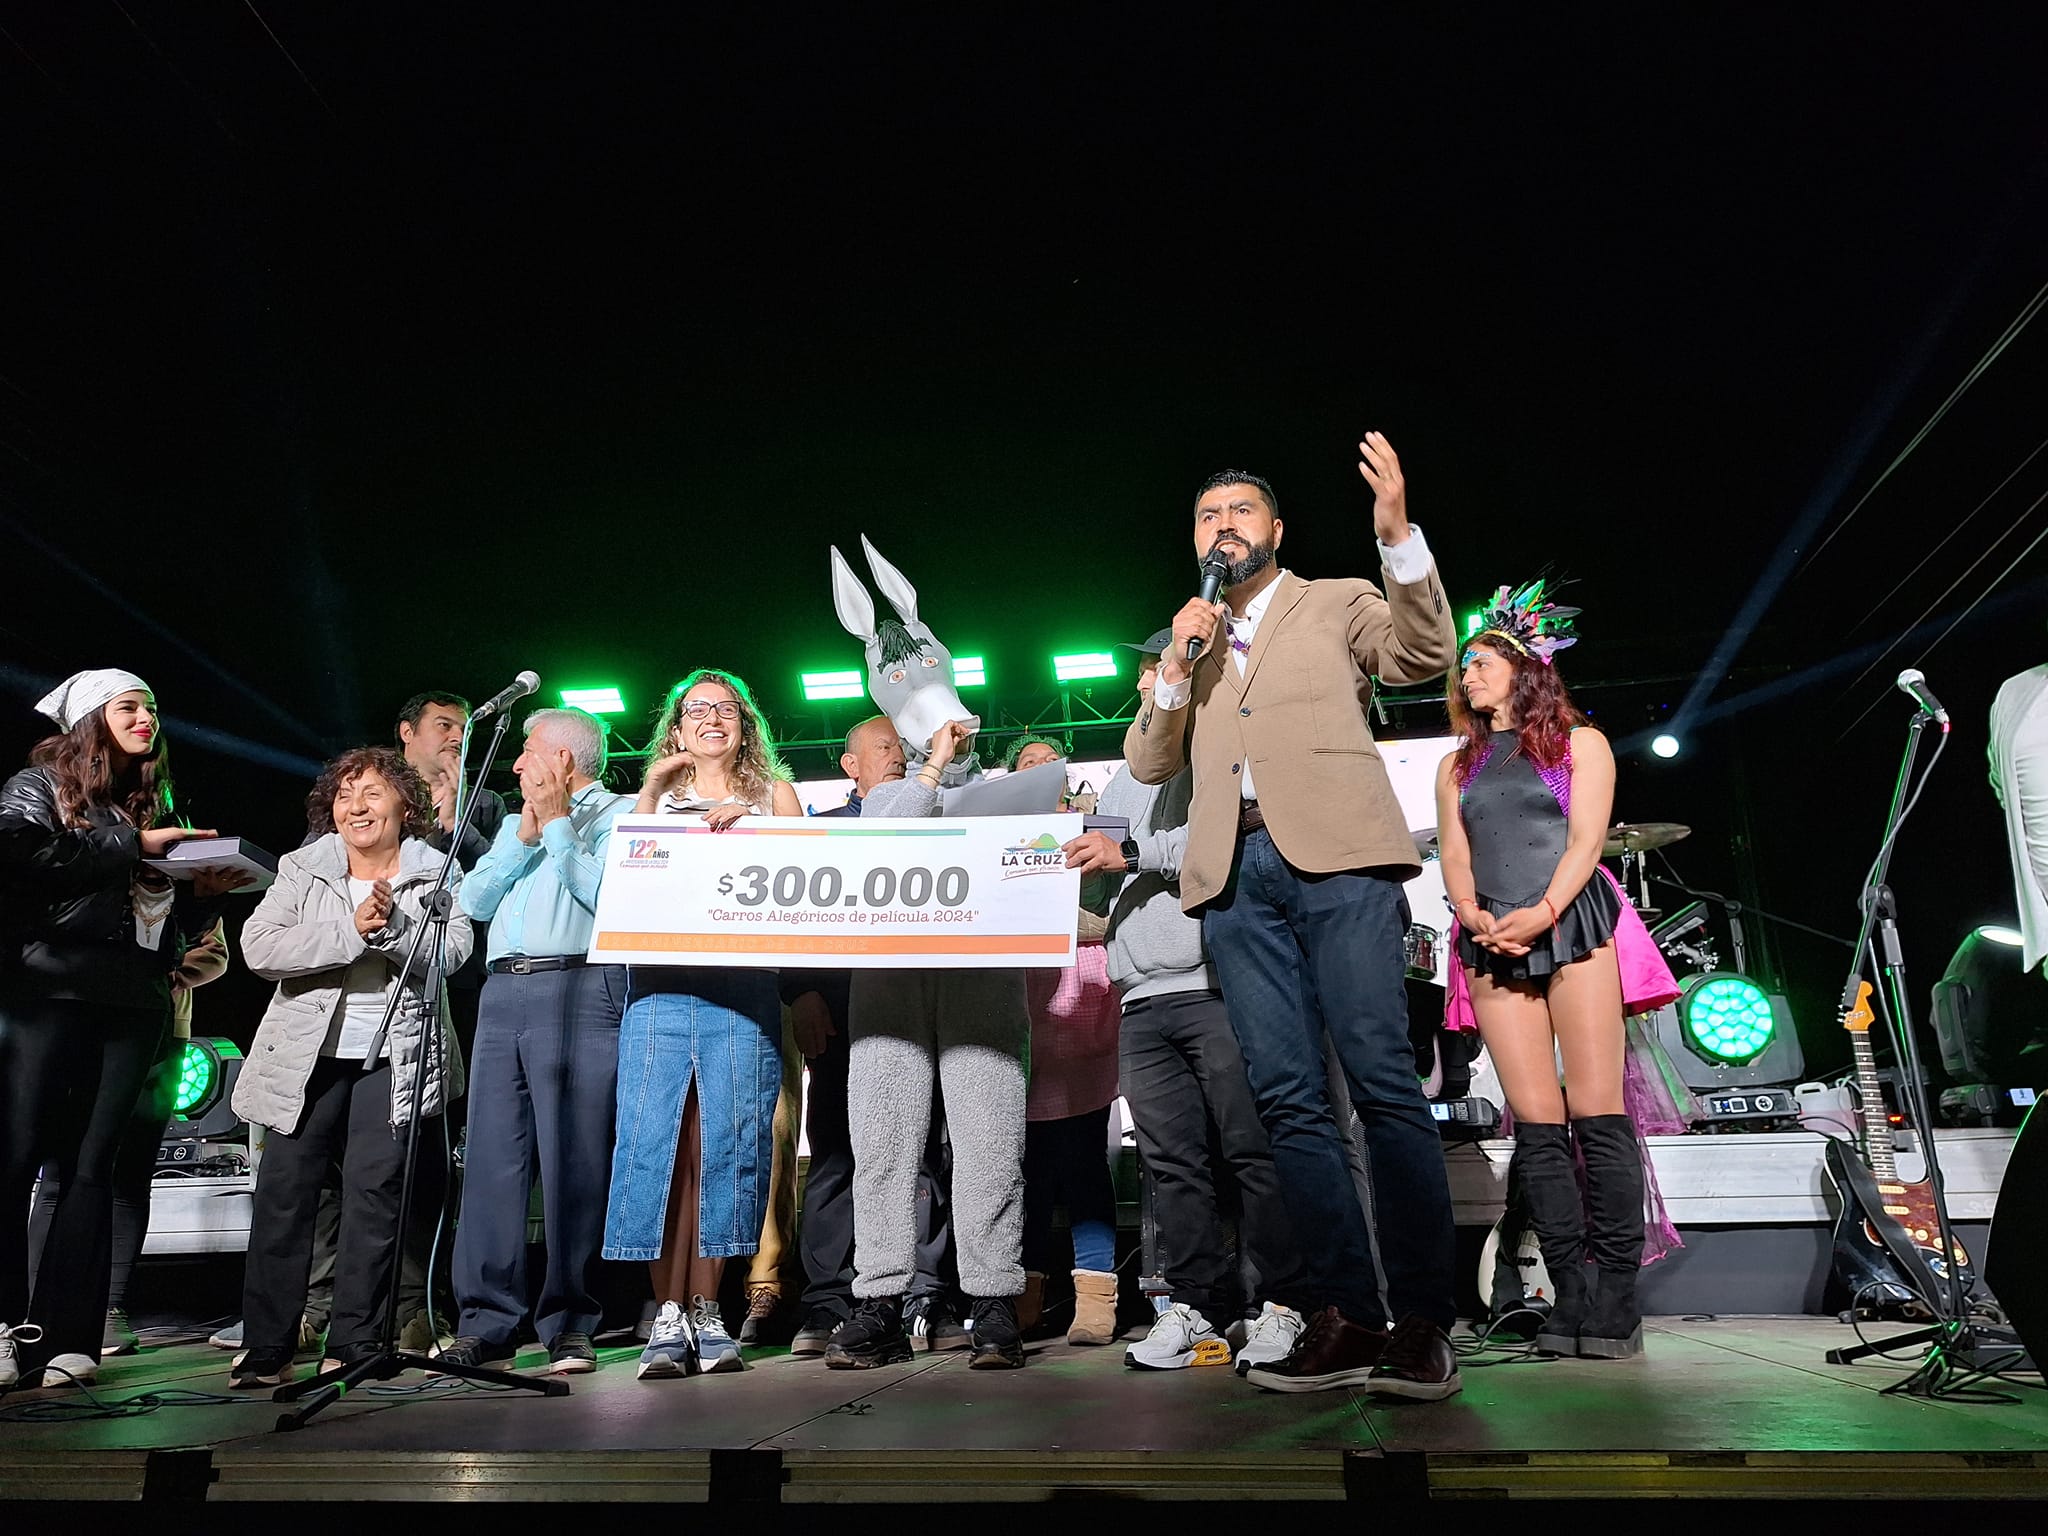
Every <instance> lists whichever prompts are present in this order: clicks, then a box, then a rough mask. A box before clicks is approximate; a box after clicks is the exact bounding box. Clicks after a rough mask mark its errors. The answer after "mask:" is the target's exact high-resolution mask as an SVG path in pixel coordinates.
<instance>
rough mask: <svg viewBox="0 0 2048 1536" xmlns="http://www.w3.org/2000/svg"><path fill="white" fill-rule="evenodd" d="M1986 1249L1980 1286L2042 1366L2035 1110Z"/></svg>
mask: <svg viewBox="0 0 2048 1536" xmlns="http://www.w3.org/2000/svg"><path fill="white" fill-rule="evenodd" d="M1986 1248H1987V1252H1986V1253H1985V1256H1984V1283H1985V1284H1986V1285H1988V1286H1990V1287H1991V1294H1992V1295H1994V1296H1996V1297H1997V1298H1998V1302H1999V1305H2000V1306H2002V1307H2004V1308H2005V1315H2006V1317H2007V1319H2008V1320H2009V1321H2010V1322H2011V1323H2012V1328H2013V1332H2015V1333H2017V1334H2018V1335H2019V1338H2020V1344H2021V1345H2022V1347H2024V1348H2025V1350H2026V1352H2027V1354H2028V1356H2029V1358H2031V1359H2033V1360H2034V1361H2036V1362H2039V1361H2043V1360H2048V1114H2044V1113H2043V1111H2042V1109H2041V1106H2040V1105H2039V1104H2036V1105H2035V1106H2034V1107H2033V1108H2032V1109H2031V1110H2029V1111H2028V1112H2027V1119H2026V1123H2025V1124H2024V1125H2022V1126H2021V1127H2020V1134H2019V1137H2018V1139H2016V1140H2015V1141H2014V1142H2013V1144H2012V1156H2011V1158H2010V1159H2008V1160H2007V1162H2006V1165H2005V1177H2004V1179H2003V1180H2001V1181H2000V1183H1999V1186H1998V1204H1997V1206H1996V1207H1995V1208H1993V1210H1992V1213H1991V1232H1990V1234H1989V1237H1988V1238H1987V1241H1986Z"/></svg>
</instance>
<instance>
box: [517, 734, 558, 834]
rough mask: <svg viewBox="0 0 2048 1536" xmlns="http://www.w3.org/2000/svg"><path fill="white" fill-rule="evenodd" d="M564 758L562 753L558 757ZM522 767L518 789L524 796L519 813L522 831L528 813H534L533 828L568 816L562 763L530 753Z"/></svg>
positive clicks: (529, 751)
mask: <svg viewBox="0 0 2048 1536" xmlns="http://www.w3.org/2000/svg"><path fill="white" fill-rule="evenodd" d="M561 755H562V756H563V757H565V758H566V757H567V756H568V754H567V753H566V752H565V753H563V754H561ZM521 761H522V762H523V763H524V764H525V766H524V767H523V768H521V769H520V770H519V788H520V789H521V791H523V792H524V794H525V796H526V804H525V807H524V809H522V810H521V812H520V816H521V823H520V824H521V827H522V828H523V827H524V825H525V821H524V817H525V815H526V812H527V811H531V812H532V813H533V820H534V826H535V827H536V828H540V827H544V826H546V825H547V824H548V823H549V822H551V821H559V820H560V819H561V818H562V817H564V816H566V815H568V814H569V794H570V790H569V769H568V767H567V765H566V764H565V763H562V762H558V761H553V760H551V759H549V758H548V757H547V756H546V755H545V754H543V753H540V752H536V751H533V750H531V749H529V750H528V751H527V753H526V755H525V756H524V757H523V758H522V759H521Z"/></svg>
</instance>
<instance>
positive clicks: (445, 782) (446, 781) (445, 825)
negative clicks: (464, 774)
mask: <svg viewBox="0 0 2048 1536" xmlns="http://www.w3.org/2000/svg"><path fill="white" fill-rule="evenodd" d="M460 784H461V780H460V779H459V778H458V777H457V775H456V773H455V770H454V769H452V768H449V767H447V766H445V765H440V766H437V768H436V769H435V771H434V776H433V779H432V780H431V781H430V782H429V783H428V785H427V787H428V788H429V789H431V790H432V791H433V792H434V819H435V820H436V821H438V822H440V823H441V830H442V831H443V832H453V831H454V830H455V800H456V793H457V790H458V788H459V786H460Z"/></svg>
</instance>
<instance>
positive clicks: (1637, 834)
mask: <svg viewBox="0 0 2048 1536" xmlns="http://www.w3.org/2000/svg"><path fill="white" fill-rule="evenodd" d="M1691 836H1692V828H1691V827H1687V826H1681V825H1680V824H1679V823H1678V822H1675V821H1637V822H1627V821H1624V822H1619V823H1617V824H1616V825H1614V826H1612V827H1609V828H1608V829H1607V842H1606V844H1605V845H1604V846H1603V847H1602V848H1601V850H1600V857H1601V858H1603V859H1613V858H1619V857H1620V856H1621V855H1622V854H1624V853H1645V852H1648V851H1649V850H1650V849H1652V848H1662V847H1663V846H1665V844H1667V843H1675V842H1677V841H1678V840H1679V839H1680V838H1683V837H1691Z"/></svg>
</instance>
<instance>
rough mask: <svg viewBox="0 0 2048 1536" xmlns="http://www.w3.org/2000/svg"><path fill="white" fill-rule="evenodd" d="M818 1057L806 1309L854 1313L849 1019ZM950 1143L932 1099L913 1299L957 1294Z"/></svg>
mask: <svg viewBox="0 0 2048 1536" xmlns="http://www.w3.org/2000/svg"><path fill="white" fill-rule="evenodd" d="M833 1022H834V1023H835V1024H837V1025H838V1026H839V1033H838V1034H836V1035H833V1036H832V1037H831V1038H830V1039H829V1040H828V1041H827V1042H826V1045H825V1053H824V1054H823V1055H822V1056H818V1057H815V1058H813V1059H812V1060H811V1061H810V1063H809V1065H810V1069H811V1091H810V1099H809V1103H808V1105H807V1106H806V1111H805V1122H804V1130H805V1135H806V1138H807V1139H808V1141H809V1142H810V1147H811V1162H810V1172H809V1173H808V1175H807V1176H806V1177H805V1179H804V1209H803V1221H802V1223H801V1225H800V1226H799V1228H798V1231H797V1246H798V1247H799V1248H800V1249H801V1250H802V1253H803V1261H804V1276H805V1279H806V1281H807V1282H808V1283H807V1284H806V1285H805V1287H804V1309H805V1311H807V1312H808V1311H824V1312H831V1313H836V1314H837V1315H838V1316H840V1317H850V1316H852V1315H853V1131H852V1128H851V1126H850V1125H849V1123H848V1120H847V1110H846V1070H847V1061H848V1052H849V1049H850V1047H849V1045H848V1042H847V1038H846V1021H845V1020H844V1019H835V1020H833ZM952 1161H953V1149H952V1144H951V1143H950V1142H949V1141H948V1140H947V1139H946V1118H945V1115H944V1114H943V1113H942V1112H941V1110H940V1107H939V1105H938V1102H937V1099H936V1097H935V1098H934V1100H933V1111H932V1130H931V1139H930V1140H929V1141H927V1142H926V1143H925V1149H924V1167H923V1168H922V1169H921V1170H920V1171H919V1172H918V1176H917V1275H916V1278H915V1279H913V1280H912V1281H911V1285H910V1292H909V1294H910V1295H912V1296H945V1295H951V1294H952V1293H953V1292H955V1291H957V1290H958V1289H959V1276H958V1274H957V1273H956V1271H955V1269H954V1257H953V1232H952V1226H951V1223H950V1221H949V1220H948V1217H947V1199H948V1193H949V1190H950V1187H951V1183H952Z"/></svg>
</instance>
